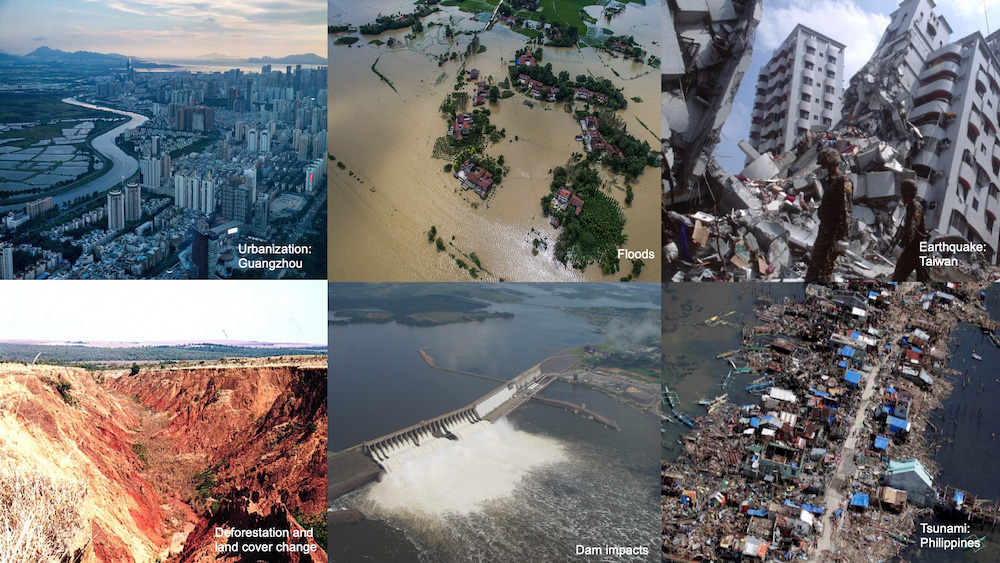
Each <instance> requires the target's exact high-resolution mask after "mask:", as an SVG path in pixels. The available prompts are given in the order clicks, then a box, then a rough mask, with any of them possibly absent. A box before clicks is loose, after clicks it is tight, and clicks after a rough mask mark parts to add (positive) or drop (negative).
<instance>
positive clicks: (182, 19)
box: [0, 0, 327, 60]
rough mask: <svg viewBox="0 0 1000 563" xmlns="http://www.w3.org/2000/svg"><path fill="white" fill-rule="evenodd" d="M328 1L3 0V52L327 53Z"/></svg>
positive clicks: (164, 56)
mask: <svg viewBox="0 0 1000 563" xmlns="http://www.w3.org/2000/svg"><path fill="white" fill-rule="evenodd" d="M325 25H326V0H238V1H237V0H201V1H188V0H111V1H105V0H45V1H44V2H38V1H28V0H0V50H3V51H6V52H8V53H13V54H15V55H23V54H26V53H29V52H31V51H34V50H35V49H36V48H38V47H40V46H42V45H45V46H48V47H51V48H53V49H61V50H63V51H81V50H82V51H96V52H101V53H109V52H114V53H119V54H122V55H133V56H138V57H141V58H145V59H153V60H155V59H161V60H170V59H185V58H193V57H198V56H200V55H205V54H209V53H221V54H224V55H231V56H235V57H241V58H242V57H259V56H264V55H268V56H273V57H278V56H284V55H292V54H302V53H316V54H318V55H320V56H324V57H325V56H326V35H327V34H326V28H325Z"/></svg>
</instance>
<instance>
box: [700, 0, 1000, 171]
mask: <svg viewBox="0 0 1000 563" xmlns="http://www.w3.org/2000/svg"><path fill="white" fill-rule="evenodd" d="M936 4H937V6H936V7H935V9H934V12H935V13H936V14H937V15H939V16H944V18H945V19H946V20H947V21H948V24H949V26H950V27H951V28H952V30H953V31H952V34H951V40H952V41H955V40H957V39H961V38H963V37H966V36H968V35H970V34H972V33H975V32H976V31H979V32H981V33H982V34H983V36H984V37H985V36H986V35H987V34H988V33H989V31H996V30H997V29H1000V0H985V1H984V0H948V1H947V2H944V1H939V2H937V3H936ZM897 7H899V2H898V1H896V0H842V1H839V2H819V1H816V0H805V1H803V0H764V11H763V17H762V18H761V22H760V25H759V26H758V27H757V34H756V37H755V38H754V47H753V59H752V61H751V63H750V68H749V69H748V70H747V72H746V75H745V76H744V78H743V82H742V83H740V89H739V92H738V93H737V95H736V100H735V102H734V103H733V111H732V113H730V115H729V118H728V119H727V120H726V124H725V126H724V127H723V129H722V141H721V142H720V143H719V145H718V146H717V147H716V150H715V154H716V157H717V158H718V160H719V163H720V164H722V166H723V168H725V169H726V171H727V172H730V173H733V174H738V173H739V172H740V171H741V170H742V169H743V162H744V158H745V155H744V154H743V151H741V150H740V149H739V147H737V146H736V145H737V143H739V142H740V141H741V140H743V139H747V138H749V135H750V108H752V107H753V98H754V92H755V91H756V89H757V75H758V74H760V69H761V67H762V66H764V65H765V64H767V61H769V60H770V59H771V55H773V54H774V53H773V51H774V49H775V48H777V47H778V46H779V45H781V42H782V41H784V40H785V38H786V37H788V34H789V33H791V32H792V29H794V28H795V26H796V25H798V24H800V23H801V24H803V25H805V26H807V27H810V28H812V29H815V30H816V31H818V32H820V33H822V34H824V35H826V36H828V37H830V38H832V39H835V40H837V41H839V42H841V43H843V44H845V45H847V49H846V50H845V52H844V84H845V85H846V84H847V83H848V82H850V79H851V77H852V76H854V73H855V72H857V71H858V69H860V68H861V67H862V66H864V64H865V63H866V62H868V59H869V57H871V55H872V53H874V52H875V47H876V46H877V45H878V42H879V39H881V38H882V33H883V32H884V31H885V28H886V26H887V25H889V21H890V18H889V14H891V13H892V12H893V11H895V10H896V8H897ZM984 7H985V16H984ZM987 22H988V23H989V28H987Z"/></svg>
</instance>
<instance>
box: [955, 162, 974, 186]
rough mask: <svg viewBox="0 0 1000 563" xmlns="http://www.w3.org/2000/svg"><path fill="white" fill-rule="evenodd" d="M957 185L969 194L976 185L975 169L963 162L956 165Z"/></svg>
mask: <svg viewBox="0 0 1000 563" xmlns="http://www.w3.org/2000/svg"><path fill="white" fill-rule="evenodd" d="M958 183H959V184H961V185H962V187H963V188H965V189H966V191H968V192H970V193H971V191H972V188H973V186H975V185H976V169H975V168H974V167H973V166H972V165H970V164H969V163H968V162H965V161H964V160H963V161H961V162H960V163H959V165H958Z"/></svg>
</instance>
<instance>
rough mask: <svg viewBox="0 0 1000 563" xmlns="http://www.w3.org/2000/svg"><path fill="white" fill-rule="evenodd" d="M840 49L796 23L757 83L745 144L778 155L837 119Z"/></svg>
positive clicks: (841, 72)
mask: <svg viewBox="0 0 1000 563" xmlns="http://www.w3.org/2000/svg"><path fill="white" fill-rule="evenodd" d="M844 48H845V46H844V44H843V43H840V42H838V41H836V40H834V39H831V38H829V37H827V36H825V35H823V34H821V33H819V32H817V31H814V30H812V29H809V28H808V27H806V26H804V25H802V24H799V25H797V26H795V29H793V30H792V32H791V34H789V36H788V38H787V39H785V41H784V42H783V43H782V44H781V46H780V47H778V48H777V49H775V51H774V54H773V56H772V57H771V60H770V61H769V62H768V63H767V64H766V65H765V66H764V67H763V68H762V69H761V71H760V75H759V76H758V78H757V92H756V95H755V97H754V105H753V111H752V112H751V120H750V121H751V123H750V144H751V146H753V148H755V149H756V150H757V151H758V152H761V153H763V152H767V151H770V152H771V154H773V155H775V156H777V155H779V154H783V153H786V152H788V151H789V150H791V149H792V148H794V147H795V144H796V143H797V142H799V141H800V140H801V138H802V137H803V135H805V134H806V133H808V132H809V131H810V130H812V128H813V127H814V126H820V127H821V128H822V127H825V128H832V127H833V125H835V124H836V123H837V122H838V121H839V120H840V110H841V99H842V96H843V82H844Z"/></svg>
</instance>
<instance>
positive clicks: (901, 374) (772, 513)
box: [661, 281, 1000, 563]
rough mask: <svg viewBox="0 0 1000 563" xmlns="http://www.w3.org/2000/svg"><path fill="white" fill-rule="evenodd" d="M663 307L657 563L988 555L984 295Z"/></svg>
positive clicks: (971, 290) (987, 322)
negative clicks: (659, 552) (659, 551)
mask: <svg viewBox="0 0 1000 563" xmlns="http://www.w3.org/2000/svg"><path fill="white" fill-rule="evenodd" d="M706 288H719V289H707V290H706ZM663 303H664V311H663V326H664V331H665V332H664V346H663V351H664V364H663V366H664V370H663V399H662V409H661V412H662V414H661V419H662V424H661V436H662V439H661V447H662V452H663V460H662V471H661V508H662V540H663V544H662V560H663V561H665V562H671V563H686V562H691V561H706V562H708V561H715V562H720V561H741V562H757V561H760V562H763V561H810V562H817V563H831V562H839V563H868V562H871V563H875V562H878V563H903V562H935V563H949V562H957V561H964V562H983V563H985V562H995V561H998V560H1000V543H998V541H997V538H998V537H997V534H996V532H997V524H998V517H1000V505H998V501H1000V487H998V486H997V479H996V465H995V464H994V463H991V462H990V461H988V460H992V459H996V456H997V455H998V453H1000V443H998V442H997V437H996V434H997V432H1000V428H998V426H1000V405H998V401H997V397H998V396H1000V379H997V378H996V375H997V373H996V370H995V368H994V367H993V366H995V365H996V362H997V361H1000V340H998V337H997V335H996V330H997V321H996V319H997V318H998V313H1000V286H997V285H996V284H988V283H986V282H966V283H947V282H931V283H928V284H922V283H907V284H890V283H882V282H868V281H864V282H862V281H851V282H842V283H838V284H827V285H819V284H804V283H795V284H792V283H786V284H765V283H757V282H747V283H742V284H709V285H703V284H697V285H696V284H667V287H666V288H665V292H664V298H663ZM677 333H683V334H685V336H683V337H676V338H677V340H676V342H671V340H672V339H673V338H675V337H673V336H670V335H672V334H677Z"/></svg>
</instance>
